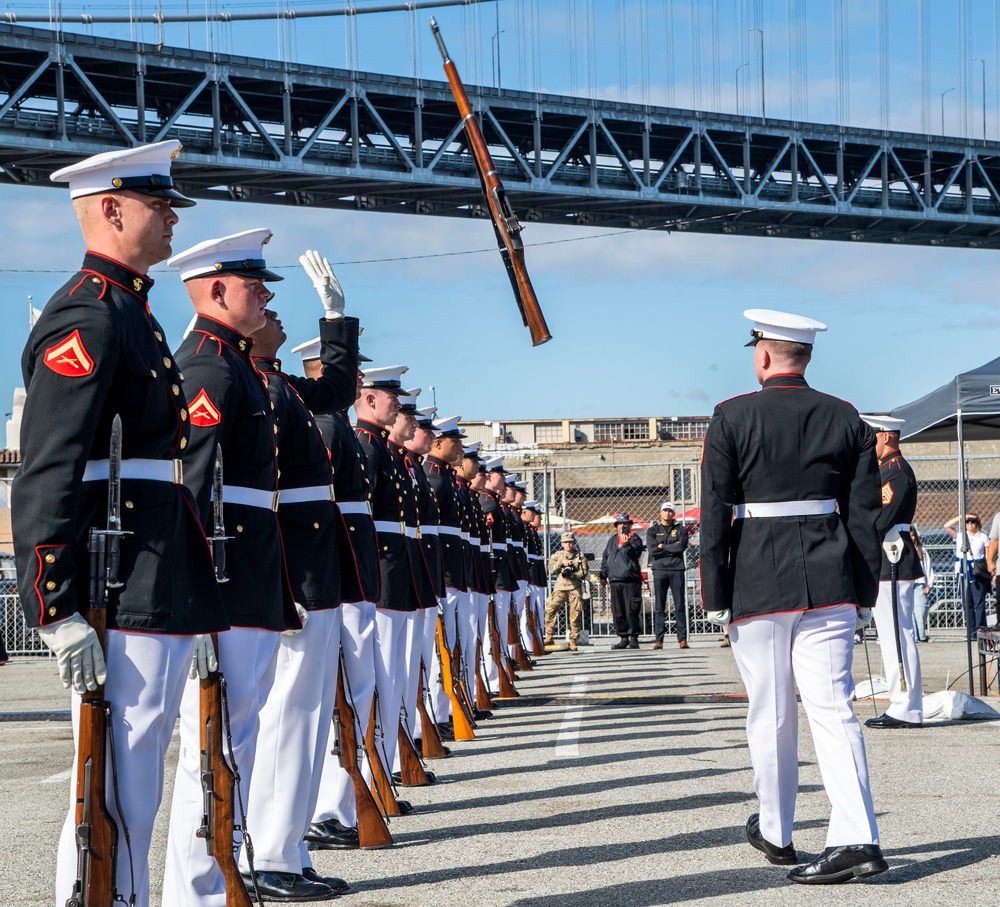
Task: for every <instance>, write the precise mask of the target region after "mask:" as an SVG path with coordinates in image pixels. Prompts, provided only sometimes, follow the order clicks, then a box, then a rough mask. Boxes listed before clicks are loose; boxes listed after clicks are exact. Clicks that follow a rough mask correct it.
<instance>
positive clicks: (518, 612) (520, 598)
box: [500, 579, 530, 658]
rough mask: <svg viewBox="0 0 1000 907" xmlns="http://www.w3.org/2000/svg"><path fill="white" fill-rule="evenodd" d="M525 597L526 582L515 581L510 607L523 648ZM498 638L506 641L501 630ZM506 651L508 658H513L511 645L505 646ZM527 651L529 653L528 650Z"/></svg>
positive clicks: (526, 593) (526, 590)
mask: <svg viewBox="0 0 1000 907" xmlns="http://www.w3.org/2000/svg"><path fill="white" fill-rule="evenodd" d="M527 597H528V581H527V580H523V579H519V580H518V581H517V591H516V592H512V593H511V605H510V606H511V607H512V608H513V609H514V619H515V621H516V622H517V627H518V633H519V634H520V638H521V645H522V647H523V646H524V642H525V639H526V637H525V634H524V624H525V617H524V602H525V600H526V599H527ZM500 636H501V639H506V636H504V631H503V630H501V631H500ZM507 651H508V653H509V654H510V657H511V658H513V657H514V646H513V645H511V644H510V643H508V644H507ZM528 651H529V652H530V649H529V650H528Z"/></svg>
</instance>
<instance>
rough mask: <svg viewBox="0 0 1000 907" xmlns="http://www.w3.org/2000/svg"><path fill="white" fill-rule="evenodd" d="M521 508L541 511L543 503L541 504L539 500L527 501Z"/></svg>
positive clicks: (536, 511)
mask: <svg viewBox="0 0 1000 907" xmlns="http://www.w3.org/2000/svg"><path fill="white" fill-rule="evenodd" d="M521 509H522V510H534V511H535V513H541V512H542V505H541V504H539V503H538V501H525V502H524V503H523V504H522V505H521Z"/></svg>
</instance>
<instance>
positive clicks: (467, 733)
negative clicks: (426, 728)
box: [437, 614, 476, 740]
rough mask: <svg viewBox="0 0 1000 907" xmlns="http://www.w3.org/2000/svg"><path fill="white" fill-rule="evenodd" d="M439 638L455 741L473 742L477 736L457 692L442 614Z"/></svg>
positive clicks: (444, 684)
mask: <svg viewBox="0 0 1000 907" xmlns="http://www.w3.org/2000/svg"><path fill="white" fill-rule="evenodd" d="M437 637H438V656H439V657H440V659H441V685H442V686H443V687H444V691H445V693H446V694H447V696H448V698H449V699H450V700H451V723H452V727H453V728H454V731H455V739H456V740H472V739H474V738H475V736H476V734H475V732H474V731H473V730H472V723H471V722H470V721H469V718H468V716H467V715H466V714H465V710H464V709H463V708H462V700H461V698H460V697H459V695H458V693H457V692H456V686H455V677H454V675H453V674H452V671H451V654H450V653H449V652H448V643H447V642H446V641H445V638H444V621H442V620H441V615H440V614H439V615H438V619H437Z"/></svg>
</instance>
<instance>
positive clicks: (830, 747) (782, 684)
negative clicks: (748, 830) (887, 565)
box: [729, 604, 878, 847]
mask: <svg viewBox="0 0 1000 907" xmlns="http://www.w3.org/2000/svg"><path fill="white" fill-rule="evenodd" d="M856 623H857V609H856V608H855V607H854V605H851V604H844V605H833V606H830V607H825V608H816V609H813V610H808V611H789V612H783V613H780V614H768V615H761V616H758V617H751V618H748V619H746V620H740V621H737V622H735V623H732V624H730V625H729V639H730V640H731V642H732V646H733V655H734V656H735V658H736V663H737V665H738V667H739V669H740V674H741V675H742V677H743V683H744V684H745V686H746V689H747V698H748V700H749V702H748V710H747V742H748V744H749V747H750V760H751V762H752V764H753V770H754V790H755V791H756V793H757V797H758V799H759V800H760V831H761V834H762V835H763V836H764V838H765V839H766V840H767V841H769V842H770V843H772V844H774V845H776V846H778V847H787V846H788V845H789V844H790V843H791V841H792V823H793V820H794V817H795V796H796V793H797V792H798V787H799V757H798V726H799V709H798V703H797V702H796V700H795V687H796V684H798V689H799V695H800V696H801V699H802V707H803V708H804V709H805V713H806V717H807V718H808V720H809V727H810V729H811V730H812V736H813V743H814V745H815V749H816V759H817V761H818V763H819V768H820V774H821V775H822V777H823V785H824V787H825V788H826V794H827V797H828V798H829V799H830V804H831V806H832V813H831V816H830V825H829V827H828V829H827V836H826V846H827V847H837V846H840V845H847V844H877V843H878V829H877V828H876V826H875V809H874V807H873V805H872V795H871V786H870V784H869V780H868V761H867V758H866V756H865V743H864V739H863V738H862V736H861V725H860V724H859V723H858V719H857V717H855V714H854V709H853V707H852V701H853V698H854V679H853V678H852V676H851V663H852V661H853V657H854V627H855V624H856Z"/></svg>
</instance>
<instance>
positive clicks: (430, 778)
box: [392, 770, 437, 787]
mask: <svg viewBox="0 0 1000 907" xmlns="http://www.w3.org/2000/svg"><path fill="white" fill-rule="evenodd" d="M424 774H425V775H426V776H427V784H433V783H434V782H435V781H437V775H435V774H434V772H428V771H426V770H425V771H424ZM392 780H393V783H394V784H401V785H402V786H403V787H424V786H425V785H424V784H423V783H422V782H421V783H420V784H403V776H402V774H401V773H400V772H393V773H392Z"/></svg>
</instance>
